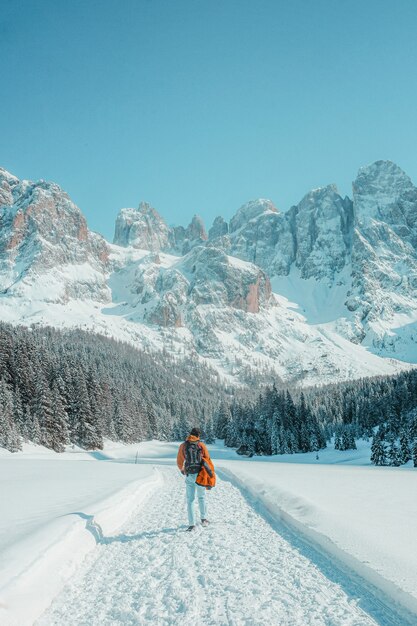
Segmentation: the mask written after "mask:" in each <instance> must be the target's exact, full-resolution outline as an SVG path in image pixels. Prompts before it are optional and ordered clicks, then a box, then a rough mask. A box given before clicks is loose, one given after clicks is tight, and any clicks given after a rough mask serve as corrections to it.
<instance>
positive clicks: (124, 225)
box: [113, 202, 169, 252]
mask: <svg viewBox="0 0 417 626" xmlns="http://www.w3.org/2000/svg"><path fill="white" fill-rule="evenodd" d="M168 237H169V228H168V226H167V224H166V223H165V221H164V220H163V219H162V217H161V216H160V215H159V213H158V212H157V211H156V209H154V208H153V207H152V206H151V205H150V204H149V203H148V202H141V203H140V204H139V207H138V209H121V211H120V212H119V214H118V216H117V219H116V227H115V233H114V239H113V242H114V243H115V244H117V245H119V246H133V247H134V248H140V249H143V250H151V251H153V252H157V251H158V250H162V249H164V248H166V247H167V246H168Z"/></svg>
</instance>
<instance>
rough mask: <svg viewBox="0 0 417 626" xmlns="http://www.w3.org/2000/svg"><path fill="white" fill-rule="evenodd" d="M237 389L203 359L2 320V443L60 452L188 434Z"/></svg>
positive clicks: (209, 428) (206, 424)
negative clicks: (25, 443)
mask: <svg viewBox="0 0 417 626" xmlns="http://www.w3.org/2000/svg"><path fill="white" fill-rule="evenodd" d="M230 393H231V391H230V390H227V389H226V387H225V386H224V385H222V384H221V382H220V381H219V378H218V374H217V372H215V371H214V370H212V369H210V368H209V367H207V366H206V365H205V364H204V363H201V362H200V361H199V360H197V359H193V358H191V357H188V358H187V357H184V358H181V359H178V360H177V359H175V358H174V357H172V356H170V355H169V354H168V353H167V352H166V351H162V352H160V353H152V354H150V353H147V352H146V351H144V350H139V349H136V348H134V347H133V346H131V345H129V344H126V343H124V342H120V341H117V340H115V339H109V338H107V337H104V336H101V335H96V334H94V335H93V334H91V333H88V332H85V331H81V330H57V329H54V328H50V327H42V328H41V327H34V328H25V327H22V326H18V327H15V326H12V325H9V324H6V323H0V446H2V447H5V448H7V449H8V450H10V451H12V452H14V451H17V450H19V449H21V445H22V442H23V441H31V442H34V443H37V444H42V445H44V446H46V447H47V448H51V449H53V450H55V451H57V452H60V451H63V450H64V447H65V446H66V445H67V444H70V443H73V444H76V445H79V446H81V447H83V448H86V449H101V448H102V447H103V439H105V438H107V439H110V440H113V441H122V442H127V443H128V442H137V441H142V440H144V439H150V438H157V439H162V440H164V439H166V440H173V439H174V440H175V439H182V438H184V437H185V436H186V434H187V432H189V429H190V427H192V426H194V425H195V424H196V423H197V424H201V425H202V426H203V428H204V429H205V431H206V433H207V436H208V437H209V438H213V434H214V433H213V423H212V415H213V413H214V411H215V409H216V408H217V407H218V405H219V402H220V401H221V400H222V399H223V400H224V399H227V398H228V397H229V395H230Z"/></svg>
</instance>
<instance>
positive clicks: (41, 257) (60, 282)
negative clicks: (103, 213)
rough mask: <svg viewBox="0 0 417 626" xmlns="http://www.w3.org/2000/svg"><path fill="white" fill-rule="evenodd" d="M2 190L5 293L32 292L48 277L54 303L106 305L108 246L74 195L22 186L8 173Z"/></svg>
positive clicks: (0, 176) (0, 275)
mask: <svg viewBox="0 0 417 626" xmlns="http://www.w3.org/2000/svg"><path fill="white" fill-rule="evenodd" d="M0 189H1V195H0V289H1V290H2V292H3V293H8V292H13V293H16V292H18V291H19V290H22V289H23V290H24V288H30V287H31V286H33V285H34V284H35V282H39V277H42V276H44V277H45V276H46V275H48V280H49V281H50V282H51V285H50V290H49V293H47V297H48V298H50V300H51V301H53V300H54V299H57V300H59V301H60V300H65V299H68V298H70V297H73V298H75V297H81V298H86V297H91V298H95V299H98V300H101V301H106V300H107V299H108V297H109V292H108V289H107V287H106V284H105V279H104V272H105V271H106V267H107V264H108V255H109V247H108V244H107V243H106V242H105V240H104V239H103V238H102V237H101V236H100V235H97V234H96V233H93V232H90V231H89V230H88V228H87V223H86V220H85V218H84V216H83V215H82V213H81V211H80V210H79V209H78V207H77V206H76V205H75V204H74V203H73V202H72V201H71V200H70V198H69V197H68V195H67V194H66V193H65V192H64V191H63V190H62V189H61V188H60V187H59V186H58V185H56V184H54V183H47V182H45V181H39V182H36V183H33V182H30V181H19V180H18V179H17V178H16V177H14V176H12V175H10V174H8V173H7V172H5V170H1V171H0ZM86 274H88V275H89V276H90V280H89V282H88V283H87V282H86V281H85V275H86ZM46 282H47V281H46ZM52 283H53V284H52ZM45 288H46V287H45Z"/></svg>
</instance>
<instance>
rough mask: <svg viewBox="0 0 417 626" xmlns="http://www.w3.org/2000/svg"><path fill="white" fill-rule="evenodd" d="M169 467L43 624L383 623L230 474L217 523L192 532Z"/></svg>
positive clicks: (212, 508) (216, 508)
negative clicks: (310, 556) (323, 569)
mask: <svg viewBox="0 0 417 626" xmlns="http://www.w3.org/2000/svg"><path fill="white" fill-rule="evenodd" d="M161 471H162V473H163V475H164V483H163V486H162V487H160V488H158V489H156V490H155V491H154V492H153V493H152V494H151V495H150V496H149V498H148V500H147V501H146V503H145V504H142V505H141V507H140V508H139V509H138V510H137V511H134V512H132V516H131V518H130V520H129V521H128V522H127V523H126V524H125V526H124V527H123V529H122V530H121V531H120V534H119V535H117V536H114V537H106V538H103V539H102V540H101V541H100V542H99V543H98V545H97V549H96V550H95V551H94V552H93V553H91V554H90V555H89V556H88V557H87V558H86V560H85V561H84V563H83V565H82V566H81V567H80V569H79V570H78V572H77V574H76V575H75V576H74V577H73V578H72V579H71V580H70V583H69V584H68V585H67V586H66V588H65V589H64V590H63V591H62V593H61V594H60V595H59V596H58V597H57V598H56V599H55V601H54V602H53V604H52V606H51V607H50V608H49V610H48V611H47V612H46V613H44V615H43V616H42V617H41V618H40V619H39V620H38V622H37V624H38V626H47V625H48V626H51V625H52V624H54V625H57V626H58V625H59V626H62V624H65V625H66V626H72V625H76V626H81V625H85V626H87V625H88V626H95V625H97V626H99V625H100V626H106V625H112V626H114V625H118V624H120V625H123V626H126V625H140V624H147V625H149V624H152V625H157V626H165V625H170V626H172V625H175V624H181V625H182V626H188V625H190V626H191V625H195V624H196V623H200V624H204V625H205V626H222V625H234V626H238V625H239V626H240V625H245V626H249V625H251V626H254V625H279V626H285V625H288V626H289V625H291V626H296V625H300V626H306V625H309V626H310V625H311V626H313V625H314V626H319V625H323V626H324V625H325V626H330V625H331V626H336V625H340V626H342V625H343V626H349V625H351V626H370V625H371V624H374V625H375V624H377V623H378V622H376V621H374V620H373V619H372V618H371V617H370V616H369V615H367V614H366V613H365V612H364V611H363V610H362V609H361V608H360V607H359V606H358V604H357V602H356V601H355V600H354V599H352V598H350V597H349V596H348V595H347V594H346V593H345V591H344V590H343V589H342V587H341V586H339V585H338V584H337V583H335V582H332V581H330V580H329V579H327V578H326V577H325V576H324V575H323V573H322V572H321V571H320V569H319V568H318V567H317V566H316V565H314V563H313V562H311V561H310V560H308V559H307V558H306V557H305V556H303V555H302V554H301V553H300V552H299V551H298V550H297V549H296V548H294V547H293V546H292V545H291V544H290V543H288V542H287V541H286V539H284V538H283V537H281V536H280V535H279V534H278V533H277V532H276V531H275V530H274V529H273V528H272V527H271V526H270V525H269V524H268V522H267V521H265V519H264V518H263V517H262V516H260V515H259V514H258V513H257V512H256V511H255V510H254V509H253V508H252V507H251V506H250V505H249V504H248V502H247V501H246V499H245V498H244V497H243V496H242V494H241V493H240V491H239V490H238V489H237V488H236V487H234V486H233V485H232V484H230V483H228V482H226V481H219V484H218V487H216V489H214V490H213V491H212V492H210V493H208V502H209V518H210V519H211V520H212V521H213V523H212V524H211V525H210V526H209V527H208V528H206V529H203V528H201V527H199V528H198V530H197V531H195V532H193V533H184V532H182V531H183V530H184V529H185V528H186V514H185V489H184V485H183V480H182V479H181V477H180V476H179V474H178V472H176V471H175V470H173V469H172V468H164V469H161ZM92 531H94V529H92Z"/></svg>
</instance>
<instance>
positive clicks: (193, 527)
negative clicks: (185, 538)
mask: <svg viewBox="0 0 417 626" xmlns="http://www.w3.org/2000/svg"><path fill="white" fill-rule="evenodd" d="M192 530H195V526H189V527H188V528H187V532H188V533H189V532H191V531H192Z"/></svg>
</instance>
